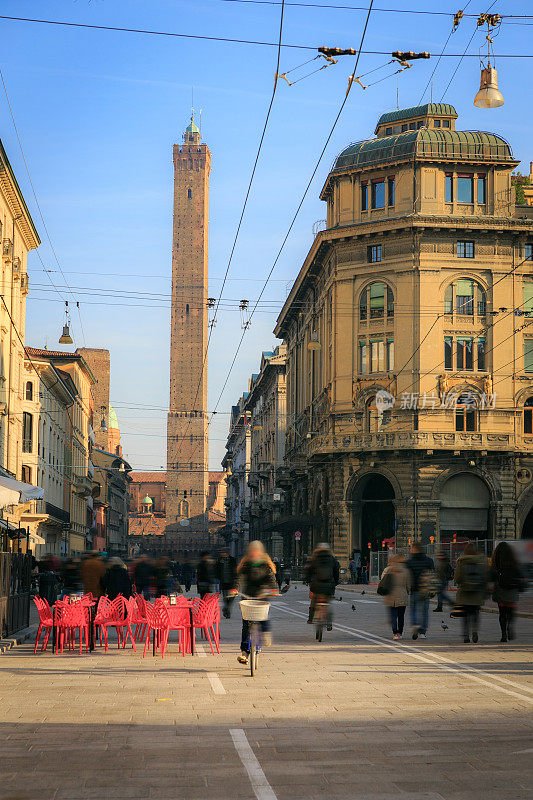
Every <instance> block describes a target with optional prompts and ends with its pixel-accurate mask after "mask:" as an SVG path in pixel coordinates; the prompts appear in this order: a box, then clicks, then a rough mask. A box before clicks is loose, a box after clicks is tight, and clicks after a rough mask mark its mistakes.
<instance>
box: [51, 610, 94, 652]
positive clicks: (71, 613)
mask: <svg viewBox="0 0 533 800" xmlns="http://www.w3.org/2000/svg"><path fill="white" fill-rule="evenodd" d="M55 625H56V629H57V648H56V653H62V652H63V647H64V644H65V639H66V640H67V641H68V646H69V650H70V648H71V647H74V648H75V647H76V631H79V637H80V655H81V653H82V649H83V637H84V635H85V652H89V609H88V608H86V607H85V606H84V605H83V604H82V603H74V604H72V605H71V604H69V603H62V602H61V601H59V600H58V602H57V603H56V605H55Z"/></svg>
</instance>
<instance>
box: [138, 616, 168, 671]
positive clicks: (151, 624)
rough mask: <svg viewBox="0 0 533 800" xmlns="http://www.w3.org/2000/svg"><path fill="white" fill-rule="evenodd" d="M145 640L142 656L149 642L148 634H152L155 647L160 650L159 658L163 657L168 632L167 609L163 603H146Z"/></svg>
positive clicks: (144, 654)
mask: <svg viewBox="0 0 533 800" xmlns="http://www.w3.org/2000/svg"><path fill="white" fill-rule="evenodd" d="M146 618H147V626H146V640H145V643H144V653H143V658H144V657H145V656H146V651H147V649H148V645H149V644H150V635H151V634H153V636H154V640H155V649H156V650H157V649H158V648H159V649H160V650H161V658H164V657H165V650H166V649H167V643H168V634H169V632H170V619H169V616H168V610H167V608H166V607H165V606H164V605H163V603H157V604H156V605H152V604H151V603H146Z"/></svg>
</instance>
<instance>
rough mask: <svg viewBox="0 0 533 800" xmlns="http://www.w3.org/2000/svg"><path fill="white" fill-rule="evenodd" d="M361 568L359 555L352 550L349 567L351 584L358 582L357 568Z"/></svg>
mask: <svg viewBox="0 0 533 800" xmlns="http://www.w3.org/2000/svg"><path fill="white" fill-rule="evenodd" d="M360 566H361V553H359V552H358V551H357V550H354V552H353V555H352V558H351V561H350V564H349V567H350V576H351V579H352V583H358V582H359V567H360Z"/></svg>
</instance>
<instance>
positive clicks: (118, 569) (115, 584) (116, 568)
mask: <svg viewBox="0 0 533 800" xmlns="http://www.w3.org/2000/svg"><path fill="white" fill-rule="evenodd" d="M107 563H108V569H107V570H106V572H105V574H104V575H103V577H102V591H103V593H104V594H106V595H107V596H108V597H109V599H110V600H114V599H115V598H116V597H118V596H119V594H121V595H122V596H123V597H126V598H130V597H131V594H132V591H131V580H130V576H129V575H128V569H127V567H126V565H125V563H124V562H123V561H122V560H121V559H120V558H118V557H113V558H110V559H109V561H108V562H107Z"/></svg>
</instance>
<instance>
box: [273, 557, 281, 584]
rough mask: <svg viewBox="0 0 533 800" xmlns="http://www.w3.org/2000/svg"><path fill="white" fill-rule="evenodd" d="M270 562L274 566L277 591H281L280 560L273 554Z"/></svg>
mask: <svg viewBox="0 0 533 800" xmlns="http://www.w3.org/2000/svg"><path fill="white" fill-rule="evenodd" d="M272 563H273V564H274V566H275V567H276V583H277V584H278V591H281V561H280V560H279V558H278V557H277V556H274V558H273V559H272Z"/></svg>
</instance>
